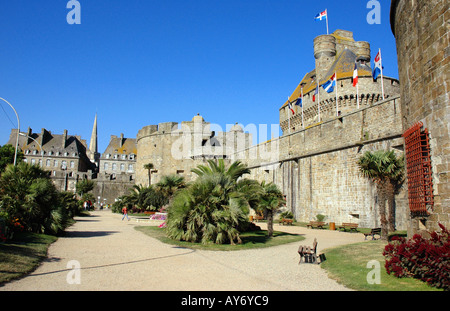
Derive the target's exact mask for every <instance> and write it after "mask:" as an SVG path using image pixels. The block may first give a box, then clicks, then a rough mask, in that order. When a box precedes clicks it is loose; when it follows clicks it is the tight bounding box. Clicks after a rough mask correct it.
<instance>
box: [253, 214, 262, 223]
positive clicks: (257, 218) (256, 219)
mask: <svg viewBox="0 0 450 311" xmlns="http://www.w3.org/2000/svg"><path fill="white" fill-rule="evenodd" d="M253 219H254V220H255V221H256V222H258V221H260V220H264V216H261V215H256V216H255V217H253Z"/></svg>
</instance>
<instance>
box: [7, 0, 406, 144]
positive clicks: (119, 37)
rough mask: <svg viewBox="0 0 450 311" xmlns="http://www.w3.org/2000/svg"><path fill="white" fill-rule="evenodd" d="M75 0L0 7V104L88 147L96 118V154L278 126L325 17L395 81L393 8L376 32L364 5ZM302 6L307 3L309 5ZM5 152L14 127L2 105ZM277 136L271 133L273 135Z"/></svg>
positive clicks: (27, 122) (384, 2)
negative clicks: (195, 123) (171, 131)
mask: <svg viewBox="0 0 450 311" xmlns="http://www.w3.org/2000/svg"><path fill="white" fill-rule="evenodd" d="M67 2H68V0H67V1H66V0H46V1H29V0H14V1H6V0H1V2H0V42H1V48H0V97H3V98H5V99H6V100H8V101H9V102H10V103H11V104H12V105H13V106H14V107H15V108H16V110H17V112H18V114H19V118H20V123H21V124H20V125H21V126H20V127H21V130H22V131H26V129H27V128H28V127H31V128H32V129H33V131H34V132H40V131H41V128H46V129H48V130H50V131H52V133H55V134H61V133H62V132H63V130H64V129H67V130H68V131H69V134H72V135H75V134H76V135H81V136H82V138H83V139H86V140H87V141H88V142H89V139H90V135H91V131H92V125H93V121H94V116H95V113H97V114H98V134H99V152H103V151H104V150H105V148H106V146H107V145H108V143H109V139H110V135H120V133H124V135H125V137H133V138H134V137H136V134H137V132H138V131H139V129H141V128H142V127H144V126H146V125H149V124H157V123H160V122H181V121H185V120H191V119H192V117H193V116H194V115H196V114H197V113H200V114H201V115H202V116H203V117H204V119H205V120H206V121H208V122H211V123H214V124H218V125H220V126H221V127H222V128H223V130H225V129H226V125H227V124H234V123H236V122H239V123H241V124H243V125H248V124H269V125H270V124H278V123H279V117H278V109H279V108H280V107H281V105H282V104H283V103H284V102H285V101H286V98H287V97H288V96H289V95H290V94H291V93H292V92H293V90H294V89H295V88H296V87H297V85H298V83H299V82H300V80H301V78H302V77H303V76H304V75H305V73H307V72H309V71H311V70H312V69H314V56H313V40H314V38H315V37H316V36H318V35H321V34H325V33H326V23H325V22H316V21H314V16H315V15H316V14H317V13H319V12H321V11H323V10H325V9H328V14H329V28H330V32H333V31H334V30H336V29H345V30H350V31H353V32H354V38H355V40H357V41H369V42H370V43H371V48H372V59H373V58H374V57H375V54H376V52H377V51H378V48H381V49H382V53H383V66H384V68H385V71H384V74H385V75H386V76H390V77H394V78H398V68H397V54H396V47H395V38H394V36H393V35H392V33H391V29H390V24H389V9H390V1H389V0H380V1H379V2H380V3H381V23H380V24H374V25H369V24H368V23H367V14H368V13H369V12H370V9H368V8H367V7H366V6H367V3H368V1H366V0H354V1H325V0H323V1H300V0H297V1H291V0H239V1H238V0H191V1H189V0H183V1H181V0H164V1H162V0H157V1H156V0H108V1H107V0H79V3H80V4H81V24H79V25H69V24H68V23H67V21H66V16H67V14H68V13H69V11H70V9H67V8H66V5H67ZM305 2H306V3H305ZM0 106H1V107H0V145H3V144H5V143H6V142H7V141H8V138H9V134H10V132H11V129H12V128H16V127H17V121H16V117H15V114H14V112H13V110H12V109H11V108H10V107H9V106H7V105H6V104H5V103H4V102H0ZM269 128H270V126H269ZM269 135H270V134H269Z"/></svg>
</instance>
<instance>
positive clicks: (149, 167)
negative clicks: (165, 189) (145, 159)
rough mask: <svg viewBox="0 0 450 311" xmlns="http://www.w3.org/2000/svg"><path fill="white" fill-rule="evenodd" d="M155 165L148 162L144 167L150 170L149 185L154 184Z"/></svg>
mask: <svg viewBox="0 0 450 311" xmlns="http://www.w3.org/2000/svg"><path fill="white" fill-rule="evenodd" d="M154 168H155V166H154V165H153V163H147V164H144V169H146V170H148V185H149V186H151V185H152V169H154Z"/></svg>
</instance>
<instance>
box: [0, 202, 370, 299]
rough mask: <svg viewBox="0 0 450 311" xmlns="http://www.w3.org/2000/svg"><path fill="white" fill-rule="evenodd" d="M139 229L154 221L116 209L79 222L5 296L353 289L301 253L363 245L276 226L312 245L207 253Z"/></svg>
mask: <svg viewBox="0 0 450 311" xmlns="http://www.w3.org/2000/svg"><path fill="white" fill-rule="evenodd" d="M137 225H155V224H154V223H153V224H149V223H142V222H140V223H139V222H136V220H134V219H132V218H130V221H126V220H124V221H122V220H121V215H119V214H113V213H111V212H110V211H95V212H92V216H91V217H83V218H77V222H76V224H74V225H73V226H72V227H70V228H68V229H67V235H66V236H65V237H62V238H59V239H58V240H57V241H56V242H55V243H53V244H52V245H51V246H50V248H49V253H48V258H47V259H46V260H45V261H44V262H43V263H42V264H41V265H40V266H39V267H38V268H37V269H36V270H35V271H34V272H33V273H31V274H30V275H28V276H26V277H24V278H22V279H20V280H16V281H13V282H10V283H8V284H5V285H4V286H3V287H0V291H80V290H81V291H100V290H101V291H118V290H127V291H130V290H134V291H151V290H157V291H302V290H307V291H347V290H348V289H347V288H345V287H344V286H342V285H340V284H338V283H337V282H335V281H334V280H331V279H329V278H328V277H327V273H326V271H325V270H323V269H322V268H320V266H319V265H311V264H301V265H299V264H298V262H299V255H298V253H297V249H298V247H299V245H300V244H303V245H312V242H313V240H314V238H317V241H318V243H319V244H318V252H319V253H320V252H321V251H322V250H324V249H326V248H329V247H333V246H337V245H343V244H349V243H356V242H362V241H364V236H363V235H362V234H357V233H345V232H337V231H330V230H316V229H307V228H301V227H292V226H278V225H275V230H280V231H286V232H291V233H299V234H304V235H305V238H306V240H305V241H301V242H297V243H291V244H287V245H281V246H276V247H270V248H265V249H254V250H244V251H232V252H219V251H201V250H190V249H186V248H180V247H176V246H172V245H167V244H164V243H161V242H159V241H158V240H156V239H153V238H151V237H149V236H146V235H145V234H143V233H141V232H139V231H136V230H135V229H134V227H135V226H137ZM261 227H263V225H261ZM73 263H76V264H79V266H78V267H77V266H76V265H73ZM77 268H79V269H77Z"/></svg>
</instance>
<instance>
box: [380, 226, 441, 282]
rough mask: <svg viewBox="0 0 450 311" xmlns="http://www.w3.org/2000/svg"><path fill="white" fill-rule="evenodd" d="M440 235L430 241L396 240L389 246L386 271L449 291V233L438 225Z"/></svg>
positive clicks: (387, 246) (415, 237) (435, 233)
mask: <svg viewBox="0 0 450 311" xmlns="http://www.w3.org/2000/svg"><path fill="white" fill-rule="evenodd" d="M439 226H440V227H441V229H442V231H441V232H440V233H437V232H432V233H430V238H428V239H427V238H425V237H423V236H422V235H419V234H416V235H414V236H413V238H412V239H409V240H406V239H405V238H399V237H394V238H393V241H392V242H391V243H389V244H388V245H386V247H385V250H384V252H383V255H384V256H385V258H386V264H385V267H386V271H387V273H388V274H391V273H393V274H394V275H395V276H397V277H413V278H417V279H420V280H422V281H424V282H427V283H428V284H429V285H430V286H433V287H436V288H442V289H444V290H446V291H448V290H450V241H449V231H448V230H447V229H446V228H445V227H444V226H443V225H441V224H439Z"/></svg>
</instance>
